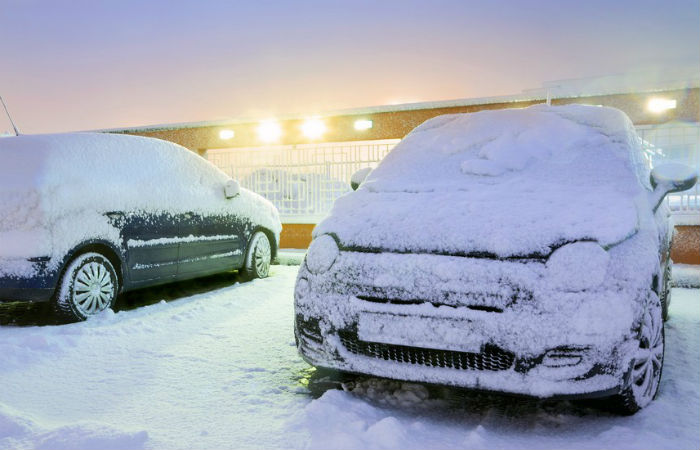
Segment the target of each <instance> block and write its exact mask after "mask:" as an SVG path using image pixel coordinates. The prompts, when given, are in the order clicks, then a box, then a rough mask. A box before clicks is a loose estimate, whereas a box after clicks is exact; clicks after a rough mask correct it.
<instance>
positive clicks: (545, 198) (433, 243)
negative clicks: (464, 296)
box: [314, 105, 648, 257]
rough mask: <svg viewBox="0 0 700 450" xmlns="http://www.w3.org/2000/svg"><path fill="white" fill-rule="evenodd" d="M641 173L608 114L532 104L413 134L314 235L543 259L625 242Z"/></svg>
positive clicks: (451, 119)
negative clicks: (568, 249) (562, 249)
mask: <svg viewBox="0 0 700 450" xmlns="http://www.w3.org/2000/svg"><path fill="white" fill-rule="evenodd" d="M646 180H648V165H647V164H646V161H645V159H644V156H643V154H642V152H641V148H640V140H639V138H638V136H637V135H636V133H635V131H634V128H633V126H632V123H631V122H630V120H629V119H628V118H627V116H626V115H625V114H624V113H622V112H621V111H619V110H616V109H612V108H603V107H594V106H582V105H569V106H560V107H547V106H544V105H538V106H534V107H530V108H525V109H509V110H500V111H483V112H478V113H473V114H453V115H447V116H440V117H436V118H434V119H432V120H429V121H427V122H425V123H424V124H423V125H421V126H419V127H418V128H416V129H415V130H413V131H412V132H411V133H410V134H409V135H408V136H407V137H406V138H405V139H404V140H403V141H402V142H401V143H400V144H399V145H397V146H396V148H395V149H394V150H393V151H392V152H391V153H390V154H389V155H387V157H386V158H385V159H384V161H382V163H381V164H380V165H379V167H377V169H375V170H374V171H373V172H372V173H371V174H370V176H369V177H368V178H367V180H366V182H365V183H364V184H363V185H362V186H361V187H360V189H359V190H358V191H356V192H354V193H351V194H348V195H346V196H344V197H341V198H340V199H338V200H337V201H336V203H335V205H334V207H333V210H332V212H331V215H330V216H329V217H328V218H327V219H326V220H324V221H323V222H322V223H321V224H319V226H318V227H316V229H315V230H314V236H319V235H321V234H333V235H335V236H336V237H337V238H338V240H339V241H340V244H341V245H342V246H343V247H346V248H348V247H349V248H362V249H369V250H387V251H398V252H430V253H447V254H488V255H493V256H496V257H510V256H528V255H547V254H549V253H550V252H551V250H552V248H553V247H555V246H558V245H561V244H563V243H565V242H572V241H577V240H594V241H597V242H599V243H600V244H601V245H603V246H610V245H612V244H615V243H617V242H620V241H622V240H624V239H625V238H627V237H629V236H630V235H632V234H634V232H635V230H636V228H637V227H638V223H639V217H638V214H639V213H640V211H644V210H645V209H646V210H648V207H647V208H645V207H644V206H643V205H645V203H644V202H646V195H645V189H644V188H643V187H642V184H643V183H645V182H646Z"/></svg>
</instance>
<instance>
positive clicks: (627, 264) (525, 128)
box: [295, 105, 696, 413]
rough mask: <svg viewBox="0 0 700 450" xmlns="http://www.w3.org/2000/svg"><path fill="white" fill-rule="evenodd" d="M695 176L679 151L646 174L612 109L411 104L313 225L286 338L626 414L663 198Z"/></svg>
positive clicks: (648, 308)
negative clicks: (397, 134) (385, 146)
mask: <svg viewBox="0 0 700 450" xmlns="http://www.w3.org/2000/svg"><path fill="white" fill-rule="evenodd" d="M359 178H361V177H359ZM358 181H359V180H356V179H355V178H353V182H354V183H355V184H357V183H358ZM695 181H696V174H695V173H694V172H693V170H691V169H689V168H687V167H685V166H664V167H658V168H656V169H654V171H653V172H652V173H651V177H650V169H649V166H648V164H647V162H646V159H645V158H644V157H643V154H642V151H641V147H640V139H639V138H638V136H637V134H636V132H635V130H634V128H633V125H632V123H631V121H630V120H629V118H628V117H627V116H626V115H625V114H624V113H622V112H621V111H619V110H616V109H612V108H604V107H595V106H583V105H569V106H558V107H548V106H546V105H539V106H533V107H530V108H525V109H507V110H499V111H483V112H477V113H473V114H454V115H445V116H440V117H436V118H434V119H431V120H428V121H427V122H425V123H423V124H422V125H421V126H419V127H417V128H416V129H415V130H413V131H412V132H411V133H410V134H409V135H408V136H406V138H405V139H404V140H403V141H402V142H401V143H400V144H399V145H397V146H396V147H395V148H394V150H392V151H391V152H390V153H389V154H388V155H387V156H386V158H385V159H384V160H383V161H382V162H381V164H380V165H379V166H378V167H377V168H376V169H375V170H374V171H372V172H371V173H370V174H369V175H368V176H367V178H366V180H365V181H364V182H362V184H361V185H360V186H359V189H358V190H357V191H355V192H353V193H350V194H348V195H345V196H343V197H341V198H339V199H338V200H337V201H336V203H335V205H334V207H333V210H332V212H331V214H330V216H329V217H327V218H326V219H325V220H324V221H323V222H321V223H320V224H319V225H318V226H317V227H316V228H315V230H314V233H313V238H314V239H313V242H312V244H311V246H310V248H309V251H308V253H307V255H306V259H305V262H304V264H303V265H302V266H301V268H300V271H299V275H298V279H297V283H296V287H295V313H296V320H295V333H296V338H297V345H298V348H299V351H300V353H301V355H302V356H303V357H304V359H306V361H307V362H309V363H310V364H312V365H315V366H318V367H324V368H331V369H336V370H339V371H346V372H354V373H362V374H370V375H375V376H382V377H388V378H395V379H402V380H413V381H422V382H431V383H439V384H446V385H454V386H462V387H468V388H475V389H480V390H490V391H500V392H507V393H517V394H525V395H530V396H535V397H542V398H545V397H568V396H576V397H578V396H589V397H608V396H610V397H611V398H612V399H614V402H615V403H616V404H617V405H618V406H619V407H620V408H621V409H622V410H623V411H625V412H627V413H633V412H635V411H636V410H638V409H639V408H641V407H643V406H645V405H646V404H648V403H649V402H650V401H651V400H652V399H653V397H654V396H655V395H656V392H657V390H658V386H659V379H660V376H661V367H662V363H663V352H664V334H663V319H662V316H663V315H664V314H665V312H664V311H665V309H666V306H667V304H668V302H669V294H668V293H669V285H668V283H669V268H670V260H669V257H668V256H669V248H670V236H671V234H670V232H669V227H668V225H667V222H668V209H667V207H666V205H665V203H664V202H662V200H663V198H664V196H665V195H666V194H667V193H668V192H671V191H679V190H685V189H689V188H690V187H692V186H693V184H694V183H695Z"/></svg>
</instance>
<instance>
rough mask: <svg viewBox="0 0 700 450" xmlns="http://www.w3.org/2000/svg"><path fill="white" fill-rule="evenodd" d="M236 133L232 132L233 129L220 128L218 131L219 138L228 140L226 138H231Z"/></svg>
mask: <svg viewBox="0 0 700 450" xmlns="http://www.w3.org/2000/svg"><path fill="white" fill-rule="evenodd" d="M235 135H236V133H234V132H233V130H221V131H219V139H223V140H224V141H225V140H228V139H233V137H234V136H235Z"/></svg>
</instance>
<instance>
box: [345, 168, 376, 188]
mask: <svg viewBox="0 0 700 450" xmlns="http://www.w3.org/2000/svg"><path fill="white" fill-rule="evenodd" d="M371 171H372V168H371V167H365V168H364V169H360V170H358V171H357V172H355V173H353V174H352V176H351V177H350V187H351V188H352V190H353V191H356V190H357V188H359V187H360V185H361V184H362V182H363V181H365V178H367V175H369V173H370V172H371Z"/></svg>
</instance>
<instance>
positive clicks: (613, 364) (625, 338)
mask: <svg viewBox="0 0 700 450" xmlns="http://www.w3.org/2000/svg"><path fill="white" fill-rule="evenodd" d="M541 265H542V264H540V263H538V262H531V263H522V262H518V263H511V262H504V261H492V260H477V259H473V258H463V257H449V256H440V255H397V254H364V253H358V252H342V253H341V254H340V256H339V258H338V260H337V261H336V263H335V265H334V267H333V269H332V270H331V271H329V272H327V273H325V274H322V275H313V274H311V273H310V272H309V270H308V268H307V267H306V265H305V264H303V265H302V266H301V268H300V272H299V277H298V280H297V287H296V290H295V309H296V323H295V332H296V338H297V345H298V349H299V352H300V353H301V355H302V356H303V357H304V359H305V360H306V361H307V362H309V363H310V364H312V365H315V366H319V367H326V368H332V369H337V370H341V371H347V372H355V373H362V374H369V375H374V376H381V377H387V378H393V379H400V380H408V381H420V382H429V383H436V384H444V385H452V386H459V387H466V388H473V389H479V390H487V391H498V392H508V393H514V394H524V395H530V396H534V397H542V398H547V397H562V396H563V397H568V396H588V397H593V396H600V395H610V394H613V393H616V392H618V390H619V389H620V387H621V386H623V385H624V384H625V380H624V377H625V374H626V373H627V372H628V369H629V367H630V364H631V361H632V357H633V355H634V352H635V350H636V348H637V346H638V343H637V341H636V337H635V335H634V332H633V331H632V330H633V329H634V317H635V302H634V299H620V298H619V293H618V292H615V291H612V290H605V289H604V287H602V288H601V289H598V290H596V291H595V292H580V293H561V292H552V291H548V290H547V289H546V288H545V287H543V285H542V282H541V277H538V276H537V272H538V271H539V270H541V269H542V267H540V266H541ZM436 267H437V269H434V268H436ZM431 268H433V269H431ZM464 273H470V274H473V273H481V274H482V276H480V277H479V283H476V282H475V283H473V284H472V285H470V283H469V280H464V279H461V280H460V279H459V278H460V277H461V276H462V275H463V274H464ZM368 274H369V276H368ZM426 274H427V275H426ZM436 274H438V275H440V276H439V277H436V276H435V275H436ZM460 274H462V275H460ZM487 274H488V275H487ZM426 277H427V280H426ZM430 279H432V280H433V285H432V286H429V285H428V284H429V280H430ZM407 282H408V283H409V284H410V288H408V289H405V285H406V283H407ZM402 284H403V285H404V288H402V287H401V285H402ZM514 286H517V288H514ZM460 289H461V292H458V291H460ZM470 289H471V291H470ZM431 292H432V294H431ZM448 293H451V294H454V295H451V296H450V295H448ZM458 294H459V295H458ZM430 295H433V297H432V298H431V299H429V301H421V300H420V299H421V298H423V299H425V298H427V297H429V296H430ZM407 296H413V297H414V298H412V299H410V300H409V299H407ZM436 298H438V299H443V300H444V302H443V303H440V302H436V301H435V299H436ZM445 299H446V300H445ZM469 299H472V300H473V301H471V304H470V300H469ZM447 303H450V304H449V305H448V304H447Z"/></svg>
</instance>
